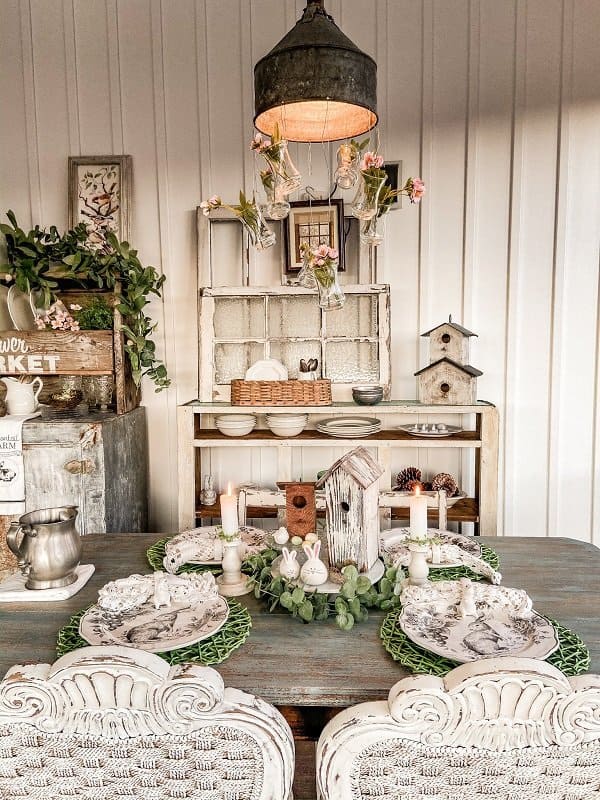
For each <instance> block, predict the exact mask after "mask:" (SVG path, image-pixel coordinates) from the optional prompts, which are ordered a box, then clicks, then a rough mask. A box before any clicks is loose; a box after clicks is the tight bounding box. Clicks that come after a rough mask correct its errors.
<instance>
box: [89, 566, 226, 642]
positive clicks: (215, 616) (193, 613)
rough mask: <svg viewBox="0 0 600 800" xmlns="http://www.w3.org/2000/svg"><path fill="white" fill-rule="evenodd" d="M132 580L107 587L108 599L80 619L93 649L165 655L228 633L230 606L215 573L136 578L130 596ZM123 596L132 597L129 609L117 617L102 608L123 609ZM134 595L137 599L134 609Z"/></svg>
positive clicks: (104, 597) (104, 598) (129, 601)
mask: <svg viewBox="0 0 600 800" xmlns="http://www.w3.org/2000/svg"><path fill="white" fill-rule="evenodd" d="M157 576H158V577H157ZM140 579H142V580H145V581H146V582H147V584H148V587H147V588H148V589H149V591H150V594H149V595H147V596H146V592H145V591H141V589H142V582H141V581H140ZM128 580H130V579H127V578H125V579H122V580H120V581H112V582H111V583H109V584H106V586H105V587H103V588H102V589H101V590H100V594H101V595H103V596H102V598H101V599H100V600H99V603H97V604H96V605H93V606H92V607H91V608H89V609H88V610H87V611H86V612H85V614H84V615H83V617H82V618H81V621H80V623H79V633H80V635H81V637H82V638H83V639H85V640H86V642H88V643H89V644H91V645H122V646H124V647H137V648H139V649H140V650H145V651H146V652H148V653H164V652H168V651H170V650H176V649H178V648H180V647H187V646H189V645H192V644H196V643H197V642H201V641H202V640H203V639H207V638H208V637H209V636H212V635H213V634H215V633H216V632H217V631H218V630H220V629H221V628H222V627H223V625H224V624H225V622H226V621H227V618H228V616H229V606H228V604H227V601H226V600H225V598H223V597H221V595H220V594H219V593H218V591H217V585H216V583H215V579H214V575H212V574H210V573H203V574H202V575H194V574H187V573H184V574H183V575H178V576H175V575H167V574H165V573H153V574H152V575H144V576H140V575H132V576H131V581H133V580H135V587H134V589H133V591H132V592H128V589H127V581H128ZM123 595H127V603H126V605H127V606H128V607H127V608H124V609H122V610H118V611H113V610H110V608H107V607H104V608H102V607H101V605H100V602H102V603H103V604H105V605H108V606H111V605H117V606H118V605H120V603H119V600H120V599H121V597H122V596H123ZM132 595H136V597H137V599H136V600H134V602H133V605H132V603H131V596H132ZM144 597H145V599H144ZM115 601H116V602H115ZM163 603H164V604H163ZM157 605H159V608H156V606H157Z"/></svg>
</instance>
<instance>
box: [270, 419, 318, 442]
mask: <svg viewBox="0 0 600 800" xmlns="http://www.w3.org/2000/svg"><path fill="white" fill-rule="evenodd" d="M307 422H308V415H307V414H267V425H268V426H269V430H271V431H272V432H273V433H274V434H275V436H281V437H283V438H286V437H290V436H298V434H299V433H302V431H303V430H304V428H306V423H307Z"/></svg>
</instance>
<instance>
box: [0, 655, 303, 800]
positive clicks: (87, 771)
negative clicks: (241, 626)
mask: <svg viewBox="0 0 600 800" xmlns="http://www.w3.org/2000/svg"><path fill="white" fill-rule="evenodd" d="M293 772H294V745H293V740H292V735H291V731H290V729H289V727H288V725H287V723H286V722H285V720H284V718H283V717H282V716H281V714H280V713H279V712H278V711H277V710H276V709H275V708H274V707H273V706H270V705H269V704H268V703H265V702H264V701H262V700H261V699H260V698H258V697H254V696H253V695H249V694H246V693H244V692H241V691H238V690H237V689H230V688H227V689H225V688H224V685H223V680H222V678H221V676H220V675H219V673H218V672H216V671H215V670H214V669H210V668H208V667H199V666H196V665H193V664H183V665H181V666H177V667H169V665H168V664H167V663H166V661H164V660H163V659H162V658H160V657H159V656H156V655H152V654H150V653H146V652H143V651H141V650H136V649H134V648H129V647H84V648H81V649H80V650H76V651H74V652H73V653H69V654H68V655H66V656H63V657H62V658H60V659H59V660H58V661H56V662H55V663H54V664H52V665H50V664H36V665H33V666H15V667H13V668H11V669H10V670H9V671H8V673H7V674H6V676H5V678H4V679H3V680H2V681H1V682H0V797H2V798H11V800H13V798H14V799H15V800H16V798H35V800H60V798H66V797H69V798H73V797H76V798H78V800H115V799H116V798H119V800H123V798H126V800H134V798H135V799H136V800H137V798H145V799H146V800H166V798H190V800H191V799H192V798H193V800H221V798H222V800H235V799H236V798H243V799H244V800H289V799H290V798H291V784H292V778H293Z"/></svg>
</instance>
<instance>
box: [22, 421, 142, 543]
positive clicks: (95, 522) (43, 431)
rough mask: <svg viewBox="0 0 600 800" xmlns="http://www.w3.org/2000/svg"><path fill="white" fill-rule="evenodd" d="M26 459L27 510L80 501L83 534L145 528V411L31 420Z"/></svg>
mask: <svg viewBox="0 0 600 800" xmlns="http://www.w3.org/2000/svg"><path fill="white" fill-rule="evenodd" d="M23 458H24V465H25V494H26V500H25V510H26V511H33V510H35V509H38V508H48V507H51V506H61V505H76V506H78V507H79V522H78V526H79V530H80V532H81V533H82V534H83V535H85V534H88V533H122V532H127V531H130V532H138V531H145V530H146V529H147V522H148V512H147V473H148V452H147V437H146V413H145V409H143V408H136V409H134V410H133V411H130V412H128V413H126V414H121V415H119V416H117V415H116V414H114V413H108V414H98V413H95V414H86V415H76V416H68V417H62V416H60V417H59V416H56V417H54V418H52V419H42V418H41V417H37V418H35V419H32V420H29V421H27V422H26V423H25V424H24V425H23Z"/></svg>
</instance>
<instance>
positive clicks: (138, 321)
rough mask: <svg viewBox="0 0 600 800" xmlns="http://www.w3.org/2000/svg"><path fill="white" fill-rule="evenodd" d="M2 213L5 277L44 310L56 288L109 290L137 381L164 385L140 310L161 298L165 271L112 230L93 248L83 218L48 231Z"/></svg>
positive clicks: (95, 316)
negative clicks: (148, 264) (60, 229)
mask: <svg viewBox="0 0 600 800" xmlns="http://www.w3.org/2000/svg"><path fill="white" fill-rule="evenodd" d="M7 217H8V219H9V221H10V223H11V224H10V225H5V224H1V225H0V231H1V232H2V233H3V234H4V236H5V237H6V244H7V250H8V263H7V264H0V272H3V273H4V274H5V279H8V280H14V282H15V284H16V286H17V288H18V289H20V290H21V291H22V292H25V293H26V294H29V293H30V292H35V293H36V295H37V297H38V305H39V306H40V308H41V309H46V310H48V309H50V306H51V305H52V303H54V302H55V301H56V300H57V293H58V292H59V291H60V290H61V289H65V288H67V287H72V286H73V285H75V286H77V287H82V288H85V289H90V288H93V289H103V290H110V291H113V292H114V293H115V297H116V308H117V310H118V311H119V312H120V314H121V315H122V317H123V322H122V323H121V330H122V331H123V333H124V334H125V337H126V338H125V351H126V353H127V357H128V359H129V362H130V364H131V372H132V377H133V380H134V382H135V384H136V386H139V385H140V384H141V381H142V377H143V376H147V377H148V378H150V380H152V381H153V382H154V383H155V385H156V391H157V392H158V391H160V390H161V389H165V388H166V387H167V386H169V383H170V381H169V378H168V376H167V370H166V367H165V365H164V364H163V363H162V361H160V359H158V358H157V357H156V346H155V343H154V341H153V340H152V333H153V331H154V330H155V328H156V324H155V323H153V322H152V320H151V319H150V317H149V316H147V315H146V312H145V308H146V306H147V305H148V303H149V302H150V298H151V296H152V295H155V296H156V297H161V292H162V287H163V284H164V282H165V276H164V275H159V274H158V272H157V271H156V269H155V268H154V267H144V266H143V265H142V263H141V262H140V260H139V258H138V253H137V250H134V249H133V248H132V247H131V246H130V245H129V243H128V242H119V240H118V239H117V237H116V236H115V235H114V233H108V234H107V235H106V238H105V239H104V241H103V243H102V245H101V246H99V247H92V246H91V244H90V242H89V240H88V231H87V228H86V225H85V224H84V223H80V224H79V225H76V226H75V227H74V228H72V229H71V230H68V231H66V232H65V233H63V234H60V233H59V232H58V229H57V228H56V226H55V225H52V226H51V227H50V228H49V229H47V230H46V229H44V228H40V226H39V225H36V226H35V228H33V230H31V231H29V232H27V233H26V232H25V231H24V230H22V228H20V227H19V225H18V223H17V219H16V217H15V214H14V213H13V212H12V211H8V212H7ZM76 310H82V309H79V308H78V309H76ZM104 316H105V315H104ZM101 317H102V311H101V309H100V307H99V306H96V307H95V308H93V309H92V311H88V312H87V320H88V322H90V321H92V322H93V321H96V320H100V319H101ZM76 322H77V324H78V325H79V327H80V328H81V327H84V325H81V324H79V322H78V321H77V320H76ZM105 322H106V320H104V323H105ZM52 327H53V328H55V329H56V327H57V326H56V325H54V326H52ZM102 327H105V324H103V325H102ZM63 329H64V328H63ZM69 329H71V330H76V329H77V328H74V327H70V328H69Z"/></svg>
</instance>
